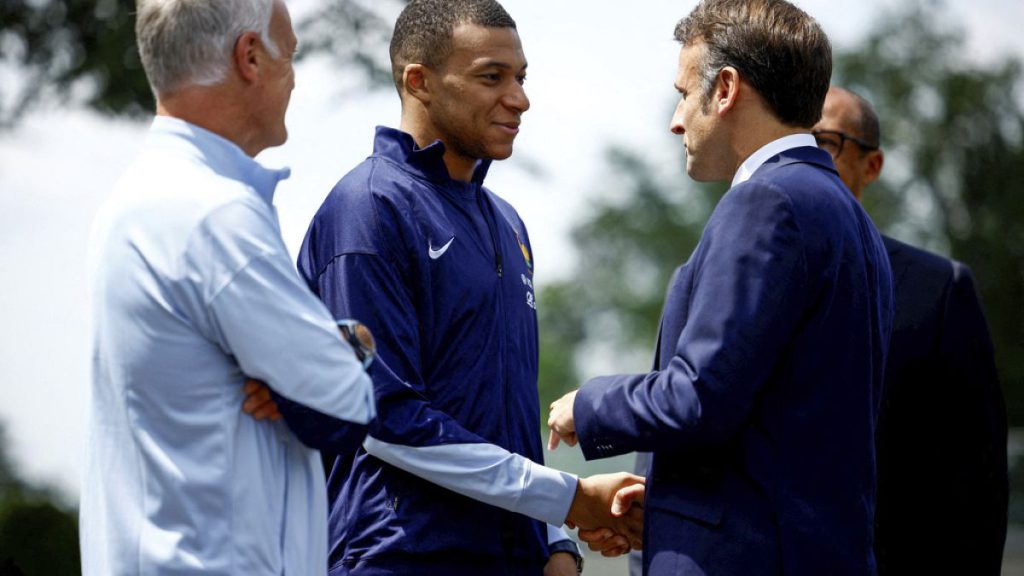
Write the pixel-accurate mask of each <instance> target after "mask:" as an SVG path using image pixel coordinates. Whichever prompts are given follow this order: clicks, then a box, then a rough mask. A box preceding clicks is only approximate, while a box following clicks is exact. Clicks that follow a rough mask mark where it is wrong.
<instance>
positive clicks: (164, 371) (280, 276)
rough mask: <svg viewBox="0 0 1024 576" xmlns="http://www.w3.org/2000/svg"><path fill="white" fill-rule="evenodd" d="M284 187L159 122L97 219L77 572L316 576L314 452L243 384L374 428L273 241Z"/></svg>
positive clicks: (179, 127) (326, 324)
mask: <svg viewBox="0 0 1024 576" xmlns="http://www.w3.org/2000/svg"><path fill="white" fill-rule="evenodd" d="M287 176H288V171H287V170H281V171H274V170H268V169H266V168H263V167H262V166H260V165H259V164H258V163H257V162H255V161H254V160H253V159H252V158H250V157H248V156H247V155H246V154H245V153H244V152H243V151H242V150H241V149H240V148H239V147H238V146H236V145H235V144H233V143H231V142H229V141H228V140H225V139H223V138H221V137H219V136H217V135H215V134H213V133H210V132H207V131H205V130H203V129H201V128H198V127H196V126H193V125H190V124H188V123H186V122H183V121H181V120H177V119H173V118H168V117H157V118H156V119H155V120H154V122H153V126H152V129H151V131H150V134H149V138H148V140H147V142H146V145H145V147H144V149H143V151H142V153H141V155H140V156H139V157H138V158H137V159H136V160H135V162H134V163H133V164H132V165H131V166H130V167H129V169H128V170H127V172H126V174H125V175H124V176H123V177H122V179H121V181H120V182H119V184H118V186H117V188H116V189H115V191H114V193H113V195H112V196H111V197H110V198H109V200H108V201H107V202H106V204H105V205H104V207H103V208H102V209H101V210H100V213H99V214H98V216H97V219H96V223H95V226H94V230H93V238H92V244H91V252H90V259H91V262H90V271H91V278H90V281H91V290H92V302H93V310H92V315H93V332H94V343H93V358H92V361H93V378H92V396H91V399H92V404H91V413H90V423H89V439H88V451H89V454H88V456H87V459H86V461H87V464H86V470H85V474H84V475H83V487H82V500H81V520H80V524H81V526H80V528H81V543H82V566H83V572H84V573H85V574H86V575H97V576H99V575H102V576H111V575H120V574H132V575H134V574H147V575H148V574H197V573H202V574H204V575H210V574H225V575H227V574H231V575H236V574H247V575H252V574H275V575H277V574H288V575H292V574H295V575H303V576H305V575H309V574H324V573H325V572H326V568H327V526H326V524H327V505H326V492H325V487H324V476H323V471H322V469H321V464H320V460H319V456H318V454H317V453H316V452H315V451H313V450H310V449H309V448H307V447H305V446H304V445H302V444H301V443H300V442H299V441H298V439H297V438H296V437H295V436H294V435H293V434H292V433H291V432H290V431H289V430H288V428H287V427H286V426H285V425H284V424H283V422H281V421H278V422H268V421H262V422H259V421H256V420H253V419H252V418H251V417H249V416H247V415H245V414H244V413H243V412H242V410H241V405H242V402H243V398H244V395H243V393H242V385H243V382H244V376H243V375H248V376H252V377H255V378H259V379H261V380H263V381H265V382H267V383H268V384H269V385H270V386H271V387H272V388H273V389H274V390H275V391H277V392H278V393H280V394H281V395H283V396H285V397H287V398H290V399H292V400H295V401H297V402H300V403H302V404H306V405H308V406H311V407H314V408H316V409H317V410H319V411H320V412H323V413H325V414H329V415H331V416H334V417H337V418H341V419H344V420H348V421H351V422H357V423H361V424H365V423H366V422H368V421H369V420H370V419H371V418H372V417H373V416H374V404H373V393H372V387H371V383H370V380H369V378H368V376H367V375H366V373H365V372H364V371H363V370H362V367H361V366H360V364H359V362H358V361H357V360H356V358H355V356H354V354H353V353H352V350H351V348H349V347H348V345H347V344H346V343H344V342H343V340H342V339H341V337H340V336H339V334H338V330H337V327H336V326H335V324H334V321H333V320H332V318H331V317H330V314H329V313H328V312H327V310H326V308H325V307H324V306H323V305H322V304H321V303H320V301H319V300H317V298H316V297H315V296H313V294H312V293H311V292H310V291H309V289H308V288H307V287H306V286H305V285H304V284H303V283H302V281H301V280H300V278H299V276H298V274H297V273H296V271H295V269H294V267H293V266H292V264H291V258H290V257H289V255H288V251H287V249H286V248H285V245H284V243H283V242H282V240H281V233H280V229H279V227H278V223H277V217H276V213H275V211H274V208H273V205H272V204H271V201H272V198H273V192H274V188H275V187H276V185H277V183H278V181H279V180H281V179H283V178H286V177H287Z"/></svg>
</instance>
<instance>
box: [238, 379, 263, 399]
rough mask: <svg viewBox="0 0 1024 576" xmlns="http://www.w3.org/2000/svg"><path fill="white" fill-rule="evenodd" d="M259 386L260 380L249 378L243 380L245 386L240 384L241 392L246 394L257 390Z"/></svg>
mask: <svg viewBox="0 0 1024 576" xmlns="http://www.w3.org/2000/svg"><path fill="white" fill-rule="evenodd" d="M259 388H260V381H259V380H253V379H252V378H249V379H247V380H246V381H245V386H242V392H245V395H246V396H248V395H249V394H252V393H253V392H255V391H257V390H259Z"/></svg>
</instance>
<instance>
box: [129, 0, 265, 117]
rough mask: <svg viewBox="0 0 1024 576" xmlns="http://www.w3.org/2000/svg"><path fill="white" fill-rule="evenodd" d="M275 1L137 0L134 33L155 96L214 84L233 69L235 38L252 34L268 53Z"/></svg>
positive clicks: (236, 39)
mask: <svg viewBox="0 0 1024 576" xmlns="http://www.w3.org/2000/svg"><path fill="white" fill-rule="evenodd" d="M273 3H274V0H215V1H210V0H136V3H135V7H136V12H137V18H136V21H135V36H136V38H137V39H138V46H139V55H140V56H141V57H142V67H143V68H144V69H145V70H146V78H148V79H149V85H150V87H151V88H152V89H153V93H154V94H156V95H157V96H158V97H159V96H160V95H161V94H167V93H169V92H172V91H174V90H177V89H179V88H182V87H184V86H191V85H199V86H213V85H216V84H219V83H220V82H222V81H223V80H224V79H225V78H226V77H227V74H228V71H229V70H230V69H231V54H232V51H233V50H234V47H235V42H237V41H238V38H239V37H240V36H241V35H242V34H244V33H246V32H256V33H258V34H259V35H260V39H261V40H262V41H263V44H264V45H266V47H267V50H269V51H270V54H271V56H273V57H275V58H277V57H278V56H279V52H278V47H277V46H276V45H275V44H274V42H273V41H272V40H271V39H270V16H271V14H272V13H273V6H274V4H273Z"/></svg>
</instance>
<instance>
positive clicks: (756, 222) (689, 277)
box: [574, 147, 893, 576]
mask: <svg viewBox="0 0 1024 576" xmlns="http://www.w3.org/2000/svg"><path fill="white" fill-rule="evenodd" d="M892 300H893V295H892V278H891V273H890V269H889V263H888V258H887V257H886V253H885V248H884V246H883V244H882V240H881V237H880V236H879V234H878V232H877V230H876V229H875V227H874V225H873V224H872V223H871V221H870V219H869V218H868V216H867V215H866V214H865V213H864V211H863V209H862V208H861V207H860V205H859V204H858V203H857V202H856V201H855V199H854V198H853V196H852V195H851V194H850V193H849V191H847V189H846V188H845V187H844V186H843V184H842V182H841V181H840V180H839V177H838V174H837V173H836V171H835V168H834V166H833V164H832V159H831V157H830V156H829V155H828V154H827V153H825V152H823V151H821V150H820V149H818V148H813V147H801V148H795V149H791V150H788V151H786V152H784V153H782V154H781V155H778V156H775V157H774V158H772V159H769V160H768V162H766V163H765V164H764V165H763V166H762V167H761V168H759V169H758V170H757V171H756V172H755V173H754V175H753V177H752V178H751V179H750V180H748V181H747V182H744V183H742V184H739V185H737V186H735V187H733V188H732V189H731V190H729V192H727V193H726V194H725V196H724V197H723V198H722V200H721V202H719V204H718V206H717V207H716V208H715V211H714V213H713V214H712V215H711V218H710V219H709V221H708V224H707V226H706V227H705V229H704V233H703V235H702V236H701V240H700V243H699V244H698V245H697V248H696V249H695V250H694V253H693V255H692V256H691V257H690V260H689V261H688V262H687V263H686V264H685V265H683V266H682V267H681V268H679V269H678V271H677V272H676V274H675V276H674V277H673V280H672V282H671V285H670V287H669V291H668V294H667V297H666V301H665V308H664V312H663V315H662V322H661V330H660V335H659V343H658V348H657V352H656V353H657V358H656V363H655V366H656V368H655V370H653V371H652V372H650V373H647V374H638V375H626V376H607V377H600V378H595V379H593V380H591V381H589V382H587V383H586V384H584V385H583V386H582V387H581V389H580V391H579V393H578V394H577V396H576V401H575V404H574V417H575V422H576V432H577V434H578V437H579V441H580V444H581V446H582V448H583V453H584V456H586V457H587V458H588V459H590V458H602V457H607V456H612V455H616V454H623V453H627V452H631V451H648V452H653V456H652V462H651V469H650V470H649V475H648V493H647V498H646V504H645V520H644V521H645V535H644V569H645V573H648V574H666V575H667V574H672V575H676V574H682V575H691V574H692V575H696V574H743V575H758V574H772V575H775V574H800V575H804V574H806V575H809V576H810V575H813V576H820V575H823V574H857V575H864V574H873V573H874V572H875V561H874V554H873V551H872V525H873V519H874V518H873V516H874V504H875V452H874V434H875V418H876V415H877V411H878V405H879V403H880V397H881V388H882V378H883V372H884V366H885V354H886V350H887V348H888V345H889V335H890V331H891V326H892V315H893V312H892Z"/></svg>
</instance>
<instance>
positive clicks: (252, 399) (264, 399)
mask: <svg viewBox="0 0 1024 576" xmlns="http://www.w3.org/2000/svg"><path fill="white" fill-rule="evenodd" d="M268 402H270V403H273V401H272V400H271V399H270V391H268V390H267V389H266V388H263V389H261V390H258V391H257V392H255V393H253V394H249V396H248V397H247V398H246V399H245V402H244V403H243V404H242V411H243V412H245V413H246V414H254V413H255V412H256V411H257V410H259V409H260V408H262V407H263V405H264V404H267V403H268Z"/></svg>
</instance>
